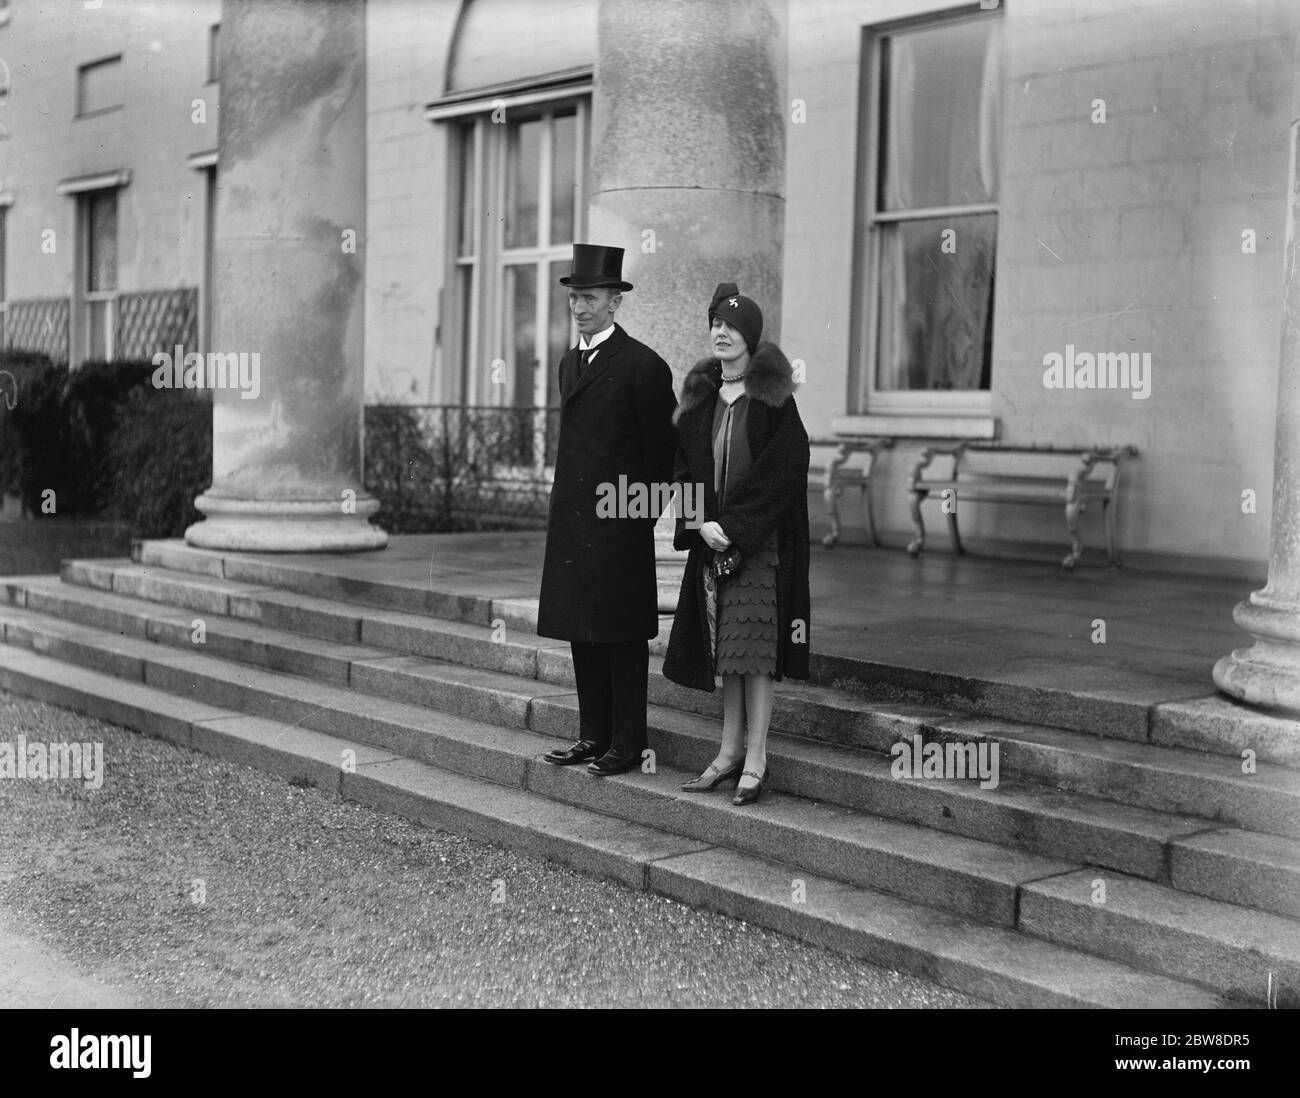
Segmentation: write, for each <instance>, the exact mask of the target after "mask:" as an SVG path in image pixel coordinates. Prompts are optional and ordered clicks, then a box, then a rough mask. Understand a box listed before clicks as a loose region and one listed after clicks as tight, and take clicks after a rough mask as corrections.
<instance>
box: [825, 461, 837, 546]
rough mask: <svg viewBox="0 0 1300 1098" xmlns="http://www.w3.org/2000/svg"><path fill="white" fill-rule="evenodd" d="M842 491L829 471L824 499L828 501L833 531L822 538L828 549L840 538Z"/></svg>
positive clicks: (828, 512)
mask: <svg viewBox="0 0 1300 1098" xmlns="http://www.w3.org/2000/svg"><path fill="white" fill-rule="evenodd" d="M840 491H841V489H839V488H837V487H835V485H834V484H833V483H832V481H831V474H829V473H827V475H826V488H825V489H824V490H823V491H822V499H824V500H825V501H826V515H827V517H828V518H829V519H830V521H831V532H830V533H829V534H827V535H826V536H825V537H824V538H822V544H823V545H824V546H826V548H827V549H830V548H832V547H833V546H834V545H835V543H836V542H837V541H839V540H840Z"/></svg>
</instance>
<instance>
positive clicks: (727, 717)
mask: <svg viewBox="0 0 1300 1098" xmlns="http://www.w3.org/2000/svg"><path fill="white" fill-rule="evenodd" d="M745 711H746V705H745V677H744V676H743V675H723V676H722V744H721V746H720V747H719V748H718V757H717V758H716V759H714V760H713V765H714V766H716V767H717V768H718V769H719V770H726V769H727V767H729V766H731V765H733V764H734V763H736V762H738V761H739V760H740V758H741V757H742V756H743V755H744V754H745Z"/></svg>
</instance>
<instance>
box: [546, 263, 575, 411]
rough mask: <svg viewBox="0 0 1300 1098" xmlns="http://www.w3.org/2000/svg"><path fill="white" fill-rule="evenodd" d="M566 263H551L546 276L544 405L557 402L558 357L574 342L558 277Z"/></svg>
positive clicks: (565, 270) (565, 289) (566, 296)
mask: <svg viewBox="0 0 1300 1098" xmlns="http://www.w3.org/2000/svg"><path fill="white" fill-rule="evenodd" d="M569 266H570V264H569V263H568V262H567V261H566V262H560V263H552V264H550V266H549V267H548V271H549V274H548V275H547V278H548V281H549V283H550V291H551V314H550V322H549V329H550V330H549V333H548V338H547V351H548V357H547V366H548V368H549V371H550V377H548V378H547V385H546V404H547V407H549V408H554V407H557V406H558V405H559V403H560V359H562V358H563V357H564V352H565V351H567V350H568V349H569V348H570V347H572V346H573V345H574V344H575V343H577V342H578V339H577V336H576V335H575V334H574V331H573V317H572V316H571V315H570V313H569V288H568V287H567V286H561V285H560V278H561V277H563V276H564V275H567V274H568V273H569Z"/></svg>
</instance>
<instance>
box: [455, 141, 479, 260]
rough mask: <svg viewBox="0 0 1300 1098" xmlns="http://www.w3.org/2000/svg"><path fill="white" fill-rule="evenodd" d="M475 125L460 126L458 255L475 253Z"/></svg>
mask: <svg viewBox="0 0 1300 1098" xmlns="http://www.w3.org/2000/svg"><path fill="white" fill-rule="evenodd" d="M477 193H478V192H477V190H476V188H475V186H474V126H473V123H471V124H469V125H467V126H461V127H460V245H459V249H458V251H457V253H456V254H457V255H473V254H474V204H475V201H476V198H477Z"/></svg>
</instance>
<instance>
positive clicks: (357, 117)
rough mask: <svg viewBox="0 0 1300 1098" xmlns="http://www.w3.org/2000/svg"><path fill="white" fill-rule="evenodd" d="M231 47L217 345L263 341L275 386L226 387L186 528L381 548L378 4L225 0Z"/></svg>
mask: <svg viewBox="0 0 1300 1098" xmlns="http://www.w3.org/2000/svg"><path fill="white" fill-rule="evenodd" d="M220 49H221V112H220V129H219V145H218V148H219V160H218V168H217V172H218V182H219V187H220V190H219V195H218V202H217V217H216V239H215V242H214V245H215V263H214V267H215V283H216V285H215V294H214V298H215V303H214V326H213V341H212V342H213V345H212V348H211V350H212V351H215V352H220V353H224V354H231V353H246V354H248V355H249V357H250V361H252V356H253V355H254V354H256V355H257V356H258V359H257V362H258V365H259V366H260V370H258V371H256V373H255V375H254V376H255V377H256V380H257V381H258V382H259V383H260V389H259V390H258V391H257V393H256V396H253V397H249V396H245V395H244V392H243V391H241V390H240V389H237V388H225V389H219V388H218V389H214V393H213V413H212V487H211V489H209V490H208V491H207V492H205V493H204V494H203V495H201V496H200V497H199V498H198V500H196V502H195V506H197V507H198V509H199V510H200V511H202V512H203V513H204V514H205V515H206V516H207V518H206V519H204V520H203V521H202V522H199V523H196V524H195V525H194V526H191V527H190V528H189V529H188V530H187V531H186V532H185V540H186V541H187V542H188V543H189V544H190V545H195V546H199V547H200V548H205V549H242V550H252V551H261V552H265V551H290V552H301V551H307V550H323V551H341V550H352V549H377V548H381V547H383V546H384V545H386V544H387V541H388V535H387V534H385V533H384V532H383V531H382V530H380V529H378V528H376V527H373V526H371V525H370V524H369V522H368V521H367V520H368V517H369V516H370V515H372V514H374V512H375V511H376V510H378V507H379V504H378V501H376V500H375V499H373V498H371V497H369V496H367V495H366V493H365V491H364V490H363V488H362V471H361V460H362V459H361V451H362V437H361V436H362V399H363V381H364V377H363V360H362V351H363V347H362V325H363V316H364V304H363V287H362V275H363V256H364V249H365V246H366V239H365V221H366V218H365V213H366V188H365V172H366V96H365V57H366V42H365V3H364V0H333V2H331V3H321V2H319V0H225V2H224V4H223V5H222V15H221V36H220ZM246 388H247V389H248V391H249V392H252V391H253V389H252V387H246Z"/></svg>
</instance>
